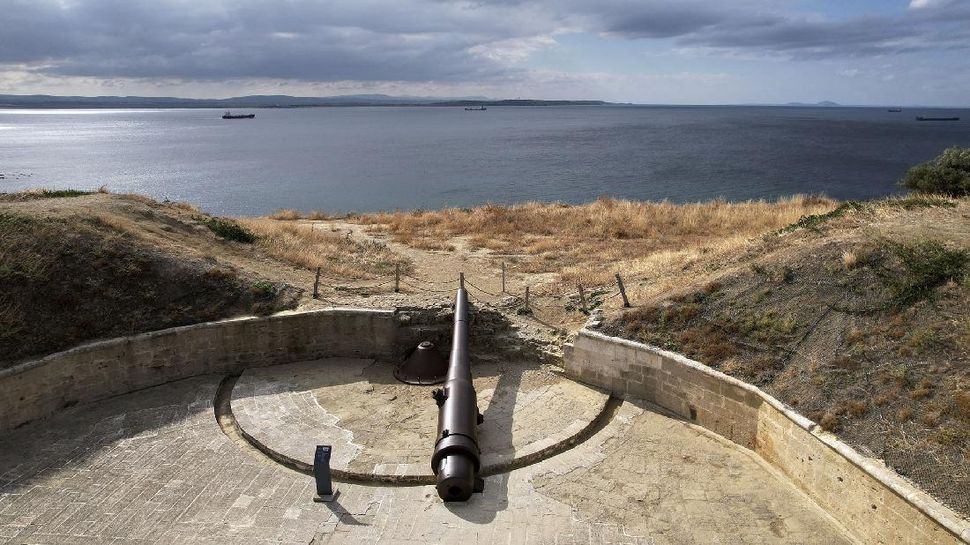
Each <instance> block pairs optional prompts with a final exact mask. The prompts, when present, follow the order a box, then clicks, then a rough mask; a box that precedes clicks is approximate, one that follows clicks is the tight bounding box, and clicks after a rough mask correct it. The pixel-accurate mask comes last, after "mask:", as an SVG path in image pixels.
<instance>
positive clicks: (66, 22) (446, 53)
mask: <svg viewBox="0 0 970 545" xmlns="http://www.w3.org/2000/svg"><path fill="white" fill-rule="evenodd" d="M361 93H386V94H392V95H409V96H439V97H460V96H487V97H491V98H544V99H600V100H608V101H615V102H635V103H653V104H742V103H786V102H796V101H797V102H817V101H822V100H832V101H836V102H839V103H843V104H871V105H936V106H970V0H771V1H769V0H558V1H553V0H481V1H452V0H385V1H376V0H327V1H323V0H151V1H144V0H0V94H56V95H142V96H179V97H195V98H219V97H230V96H241V95H249V94H288V95H296V96H330V95H345V94H361Z"/></svg>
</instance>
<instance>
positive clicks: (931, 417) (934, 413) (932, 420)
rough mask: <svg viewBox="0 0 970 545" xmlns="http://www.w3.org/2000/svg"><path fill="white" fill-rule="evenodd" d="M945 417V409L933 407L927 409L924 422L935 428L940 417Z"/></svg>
mask: <svg viewBox="0 0 970 545" xmlns="http://www.w3.org/2000/svg"><path fill="white" fill-rule="evenodd" d="M942 417H943V411H941V410H938V409H933V410H929V411H926V412H925V413H924V414H923V419H922V420H923V423H924V424H926V425H927V426H929V427H931V428H935V427H936V426H937V425H938V424H939V423H940V418H942Z"/></svg>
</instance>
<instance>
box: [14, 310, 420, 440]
mask: <svg viewBox="0 0 970 545" xmlns="http://www.w3.org/2000/svg"><path fill="white" fill-rule="evenodd" d="M401 322H406V320H402V318H401V316H398V315H397V314H396V313H395V311H391V310H362V309H340V308H337V309H327V310H318V311H311V312H289V313H281V314H276V315H273V316H266V317H258V318H257V317H251V318H240V319H234V320H225V321H220V322H209V323H203V324H196V325H190V326H185V327H176V328H172V329H166V330H162V331H157V332H152V333H145V334H141V335H135V336H131V337H122V338H117V339H111V340H107V341H101V342H96V343H92V344H87V345H83V346H79V347H77V348H73V349H71V350H67V351H64V352H58V353H56V354H51V355H50V356H47V357H45V358H42V359H39V360H35V361H30V362H27V363H23V364H20V365H17V366H14V367H11V368H8V369H2V370H0V431H2V430H8V429H11V428H15V427H18V426H20V425H23V424H25V423H27V422H30V421H31V420H36V419H38V418H43V417H45V416H47V415H50V414H53V413H55V412H57V411H58V410H60V409H62V408H65V407H70V406H72V405H76V404H78V403H85V402H90V401H95V400H98V399H103V398H105V397H109V396H113V395H119V394H124V393H127V392H131V391H134V390H140V389H142V388H148V387H151V386H157V385H159V384H163V383H165V382H170V381H173V380H179V379H184V378H188V377H192V376H195V375H202V374H209V373H218V374H226V373H239V372H242V370H244V369H246V368H247V367H251V366H262V365H272V364H276V363H287V362H293V361H301V360H310V359H317V358H323V357H330V356H349V357H366V358H377V359H394V358H397V357H398V356H399V355H400V353H401V352H402V349H401V346H400V344H399V337H402V338H403V339H405V340H407V341H410V337H412V335H410V334H408V333H407V330H408V328H407V327H401V325H402V324H401Z"/></svg>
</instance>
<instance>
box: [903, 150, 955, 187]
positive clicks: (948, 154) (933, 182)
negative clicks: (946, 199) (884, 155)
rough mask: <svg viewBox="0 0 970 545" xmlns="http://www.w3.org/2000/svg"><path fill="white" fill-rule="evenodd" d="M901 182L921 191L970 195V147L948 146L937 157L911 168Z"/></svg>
mask: <svg viewBox="0 0 970 545" xmlns="http://www.w3.org/2000/svg"><path fill="white" fill-rule="evenodd" d="M899 184H900V185H902V186H903V187H907V188H909V189H912V190H914V191H918V192H920V193H939V194H942V195H950V196H953V197H962V196H964V195H970V148H959V147H952V148H947V149H946V150H944V151H943V153H942V154H940V155H939V156H938V157H937V158H936V159H933V160H931V161H927V162H925V163H920V164H918V165H916V166H915V167H913V168H911V169H909V172H907V173H906V177H905V178H903V179H902V180H901V181H900V182H899Z"/></svg>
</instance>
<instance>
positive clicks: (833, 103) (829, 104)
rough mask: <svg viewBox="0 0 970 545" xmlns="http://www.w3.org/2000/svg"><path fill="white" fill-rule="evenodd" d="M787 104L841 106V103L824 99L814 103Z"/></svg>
mask: <svg viewBox="0 0 970 545" xmlns="http://www.w3.org/2000/svg"><path fill="white" fill-rule="evenodd" d="M785 106H841V104H839V103H838V102H832V101H831V100H823V101H821V102H816V103H814V104H811V103H808V102H789V103H787V104H785Z"/></svg>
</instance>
